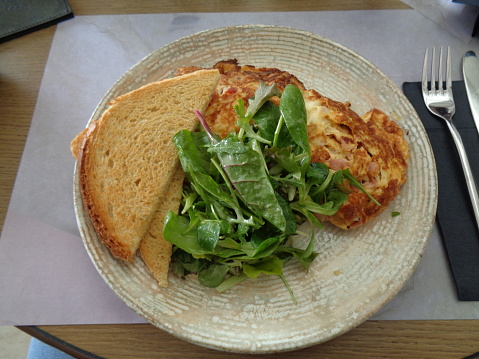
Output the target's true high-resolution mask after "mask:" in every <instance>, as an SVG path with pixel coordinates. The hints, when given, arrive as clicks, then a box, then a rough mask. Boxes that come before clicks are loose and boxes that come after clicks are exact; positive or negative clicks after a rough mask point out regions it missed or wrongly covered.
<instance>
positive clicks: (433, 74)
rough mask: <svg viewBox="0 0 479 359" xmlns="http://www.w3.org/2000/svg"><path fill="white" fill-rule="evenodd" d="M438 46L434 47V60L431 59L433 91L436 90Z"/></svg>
mask: <svg viewBox="0 0 479 359" xmlns="http://www.w3.org/2000/svg"><path fill="white" fill-rule="evenodd" d="M435 69H436V48H435V47H433V48H432V60H431V91H433V92H436V72H435V71H434V70H435Z"/></svg>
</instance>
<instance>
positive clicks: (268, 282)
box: [74, 26, 437, 353]
mask: <svg viewBox="0 0 479 359" xmlns="http://www.w3.org/2000/svg"><path fill="white" fill-rule="evenodd" d="M230 58H236V59H238V60H239V62H240V64H251V65H255V66H268V67H277V68H280V69H282V70H286V71H289V72H291V73H292V74H294V75H296V76H297V77H298V78H299V79H300V80H302V81H303V82H304V84H305V86H306V87H307V88H314V89H316V90H317V91H319V92H320V93H322V94H324V95H326V96H329V97H331V98H333V99H335V100H339V101H350V102H351V104H352V108H353V109H354V110H356V112H358V113H359V114H360V115H362V114H364V113H366V112H367V111H368V110H369V109H370V108H372V107H377V108H379V109H381V110H383V111H385V112H386V113H388V114H389V115H390V117H391V118H392V119H394V120H396V121H397V122H398V123H399V124H400V126H401V127H402V128H403V129H404V130H405V132H406V133H407V140H408V142H409V145H410V150H411V158H410V167H409V171H408V182H407V183H406V184H405V185H404V186H403V188H402V191H401V193H400V195H399V196H398V197H397V198H396V199H395V200H394V201H393V202H392V203H391V205H390V207H389V208H388V209H387V210H386V211H384V212H383V213H382V215H380V216H379V217H377V218H376V219H374V220H373V221H371V222H370V223H368V224H367V225H365V226H364V227H362V228H359V229H356V230H352V231H349V232H345V231H342V230H339V229H336V228H333V227H332V226H327V228H326V229H324V230H321V231H320V232H319V233H318V234H317V238H316V248H315V249H316V250H317V251H318V252H319V253H320V254H319V256H318V257H317V259H316V260H315V261H314V263H313V264H312V265H311V268H310V270H309V272H307V273H306V272H305V271H304V270H303V269H302V267H301V266H300V265H298V264H297V263H294V262H291V263H289V264H288V265H287V266H286V268H285V276H286V278H287V280H288V281H289V284H290V286H291V288H292V290H293V291H294V294H295V296H296V299H297V304H294V303H293V302H292V300H291V297H290V295H289V293H288V291H287V290H286V289H285V287H284V285H283V283H282V281H281V279H280V278H278V277H276V276H269V277H267V276H264V277H260V278H258V279H257V280H255V281H252V280H250V281H245V282H243V283H241V284H239V285H238V286H236V287H234V288H233V289H231V290H230V291H228V292H226V293H222V294H218V293H217V292H216V291H215V289H207V288H204V287H202V286H201V285H199V284H198V282H197V280H196V279H195V278H188V279H186V280H182V279H179V278H177V277H176V276H175V275H170V283H171V285H170V288H168V289H162V288H159V287H158V286H157V285H156V282H155V280H154V278H153V277H152V276H151V275H150V273H149V271H148V269H147V268H146V267H145V265H144V264H143V261H142V260H141V258H140V257H139V256H138V257H137V258H136V260H135V262H134V263H133V264H126V263H123V262H122V261H120V260H117V259H115V258H113V257H112V256H111V255H110V252H109V251H108V250H107V249H106V248H105V247H104V246H103V245H102V244H101V243H100V242H99V240H98V238H97V236H96V233H95V231H94V229H93V227H92V225H91V223H90V221H89V219H88V218H87V216H86V215H85V213H84V211H83V207H82V202H81V196H80V193H79V186H78V176H77V174H76V173H75V184H74V198H75V207H76V214H77V219H78V224H79V227H80V231H81V234H82V237H83V240H84V243H85V246H86V249H87V251H88V253H89V255H90V257H91V259H92V261H93V263H94V264H95V266H96V268H97V269H98V271H99V273H100V274H101V275H102V277H103V278H104V280H105V281H106V282H107V283H108V285H109V286H110V287H111V288H112V290H113V291H114V292H115V293H116V294H117V295H118V296H119V297H121V298H122V299H123V300H124V301H125V303H126V304H127V305H128V306H129V307H131V308H132V309H133V310H135V311H136V312H137V313H138V314H140V315H141V316H143V317H144V318H145V319H146V320H148V321H149V322H151V323H152V324H153V325H155V326H157V327H159V328H161V329H163V330H165V331H167V332H169V333H171V334H173V335H175V336H177V337H179V338H182V339H184V340H186V341H189V342H192V343H196V344H198V345H202V346H205V347H209V348H215V349H220V350H226V351H234V352H243V353H269V352H279V351H287V350H294V349H299V348H304V347H308V346H312V345H314V344H318V343H321V342H324V341H327V340H329V339H332V338H334V337H336V336H338V335H341V334H343V333H345V332H346V331H348V330H350V329H352V328H354V327H355V326H357V325H359V324H361V323H362V322H363V321H365V320H366V319H368V318H369V317H370V316H371V315H373V314H374V313H375V312H376V311H378V310H379V309H380V308H381V307H382V306H383V305H384V304H386V303H387V302H388V301H389V300H390V299H391V298H392V297H393V296H394V295H396V294H397V293H398V291H399V290H400V289H401V287H402V286H403V285H404V283H405V282H406V280H407V279H408V278H409V277H410V276H411V274H412V273H413V271H414V269H415V268H416V265H417V264H418V262H419V260H420V258H421V254H422V252H423V250H424V247H425V245H426V243H427V240H428V237H429V234H430V231H431V229H432V226H433V223H434V216H435V211H436V203H437V179H436V169H435V162H434V158H433V153H432V151H431V148H430V145H429V141H428V139H427V136H426V132H425V130H424V128H423V126H422V124H421V122H420V120H419V118H418V116H417V114H416V113H415V111H414V110H413V108H412V106H411V105H410V103H409V102H408V101H407V100H406V98H405V97H404V96H403V94H402V92H401V91H400V90H399V89H398V88H397V87H396V86H395V85H394V84H393V82H392V81H391V80H389V79H388V78H387V77H386V76H385V75H384V74H383V73H382V72H381V71H380V70H378V69H377V68H376V67H375V66H374V65H372V64H371V63H369V62H368V61H367V60H365V59H364V58H362V57H360V56H359V55H357V54H356V53H354V52H353V51H351V50H349V49H347V48H345V47H344V46H341V45H339V44H337V43H334V42H333V41H331V40H328V39H326V38H323V37H321V36H318V35H315V34H312V33H308V32H304V31H300V30H295V29H290V28H284V27H278V26H234V27H226V28H218V29H213V30H208V31H204V32H200V33H197V34H194V35H191V36H188V37H185V38H182V39H180V40H178V41H175V42H173V43H171V44H169V45H167V46H165V47H163V48H161V49H159V50H157V51H155V52H153V53H152V54H150V55H149V56H147V57H146V58H145V59H143V60H142V61H140V62H139V63H138V64H137V65H135V66H134V67H133V68H132V69H130V70H129V71H128V72H127V73H125V74H124V75H123V76H122V77H121V78H120V79H119V80H118V81H117V83H116V84H115V85H114V86H113V87H112V88H111V90H110V91H109V92H108V93H107V94H106V96H105V98H104V99H103V100H102V101H101V102H100V104H99V105H98V108H97V109H96V111H95V113H94V114H93V116H92V119H91V120H92V121H94V120H96V119H98V118H99V117H100V115H101V113H102V112H103V111H104V109H105V107H106V104H107V103H108V101H110V100H111V99H113V98H115V97H117V96H118V95H120V94H123V93H126V92H128V91H130V90H132V89H134V88H137V87H139V86H141V85H144V84H146V83H148V82H151V81H154V80H158V79H162V78H167V77H171V76H172V75H173V73H174V70H175V69H176V68H177V67H179V66H190V65H196V66H205V67H207V66H211V65H213V64H214V63H216V62H217V61H220V60H225V59H230ZM392 211H398V212H400V213H401V215H400V216H398V217H392V216H391V212H392Z"/></svg>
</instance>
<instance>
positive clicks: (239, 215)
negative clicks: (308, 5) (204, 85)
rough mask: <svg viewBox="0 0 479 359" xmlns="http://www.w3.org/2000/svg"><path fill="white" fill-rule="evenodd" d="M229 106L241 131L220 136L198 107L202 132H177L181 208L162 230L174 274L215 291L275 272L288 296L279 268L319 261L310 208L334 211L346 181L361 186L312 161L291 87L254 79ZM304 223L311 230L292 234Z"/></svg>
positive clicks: (301, 108) (298, 98) (297, 95)
mask: <svg viewBox="0 0 479 359" xmlns="http://www.w3.org/2000/svg"><path fill="white" fill-rule="evenodd" d="M273 96H279V97H281V101H280V105H279V106H276V105H275V104H274V103H273V102H271V101H268V100H269V99H270V98H271V97H273ZM234 109H235V112H236V114H237V122H236V123H237V125H238V127H239V128H240V130H239V131H238V133H232V134H230V135H229V136H228V137H226V138H224V139H220V138H218V136H217V135H215V134H214V133H212V131H211V130H210V128H209V126H208V125H207V123H206V122H205V120H204V118H203V116H202V114H201V113H199V112H196V114H197V116H198V118H199V121H200V124H201V128H200V131H198V132H190V131H187V130H183V131H180V132H178V133H177V134H176V135H175V137H174V143H175V146H176V148H177V152H178V156H179V159H180V162H181V165H182V167H183V169H184V171H185V175H186V181H185V185H184V187H183V193H182V202H181V207H180V212H179V214H176V213H174V212H171V211H170V212H169V213H168V214H167V216H166V219H165V225H164V231H163V233H164V237H165V239H166V240H168V241H169V242H171V243H172V244H173V245H174V246H173V255H172V268H173V271H174V272H175V273H176V274H177V275H179V276H185V275H187V274H189V273H196V274H197V275H198V281H199V282H200V283H201V284H202V285H204V286H206V287H214V288H216V289H217V291H219V292H223V291H225V290H227V289H229V288H231V287H232V286H234V285H236V284H238V283H240V282H241V281H243V280H245V279H248V278H252V279H254V278H257V277H258V276H259V275H276V276H278V277H280V278H281V280H282V281H283V282H284V284H285V286H286V288H287V289H288V290H289V292H290V294H291V296H292V298H293V300H294V296H293V293H292V291H291V289H290V287H289V285H288V282H287V280H286V278H285V277H284V275H283V266H284V265H285V263H287V262H288V261H290V260H298V261H299V262H300V263H301V264H302V265H303V266H304V267H305V269H306V270H307V269H308V267H309V265H310V264H311V263H312V262H313V260H314V259H315V258H316V256H317V253H316V252H315V251H314V242H315V239H314V238H315V231H314V229H315V228H319V229H320V228H322V224H321V223H320V221H319V220H318V218H317V217H316V215H324V216H331V215H334V214H335V213H336V212H337V211H338V210H339V208H340V207H341V205H342V204H343V203H344V202H345V201H346V200H347V198H348V195H347V193H346V191H345V190H344V188H345V186H344V181H345V180H347V181H349V184H350V185H353V186H356V187H358V188H359V189H361V190H362V191H364V189H363V188H362V186H361V184H360V183H359V182H358V181H357V180H356V179H355V178H354V177H353V176H352V174H351V172H350V171H349V170H348V169H344V170H341V171H337V172H333V171H331V170H330V169H329V168H328V167H327V166H326V165H324V164H322V163H311V153H310V148H309V142H308V135H307V129H306V109H305V105H304V100H303V97H302V94H301V91H300V90H299V89H298V88H297V87H295V86H294V85H288V86H286V87H285V89H284V91H283V92H282V93H281V92H280V91H279V90H278V88H277V87H276V85H274V84H273V85H270V86H267V85H265V84H264V83H261V84H260V86H259V88H258V89H257V91H256V93H255V96H254V97H253V98H252V99H251V100H249V106H248V108H247V110H246V106H245V104H244V102H243V101H242V100H241V99H240V100H238V102H237V104H236V105H235V107H234ZM365 193H366V192H365ZM366 194H367V193H366ZM368 196H369V194H368ZM369 197H370V198H371V199H372V200H373V201H375V200H374V199H373V198H372V197H371V196H369ZM376 203H377V202H376ZM305 221H309V222H310V224H311V228H313V230H312V231H311V233H310V234H306V233H301V232H300V231H298V226H299V225H300V224H301V223H303V222H305ZM298 234H299V235H305V236H308V240H307V242H308V245H307V246H305V248H296V247H295V246H293V243H292V239H291V236H292V235H298Z"/></svg>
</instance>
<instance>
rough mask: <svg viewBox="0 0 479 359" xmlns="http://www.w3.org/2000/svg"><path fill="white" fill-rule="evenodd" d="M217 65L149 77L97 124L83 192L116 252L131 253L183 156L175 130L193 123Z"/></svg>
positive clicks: (87, 142)
mask: <svg viewBox="0 0 479 359" xmlns="http://www.w3.org/2000/svg"><path fill="white" fill-rule="evenodd" d="M219 77H220V75H219V72H218V71H217V70H204V71H197V72H194V73H191V74H188V75H185V76H179V77H174V78H171V79H167V80H162V81H158V82H154V83H150V84H148V85H146V86H143V87H141V88H139V89H137V90H134V91H132V92H129V93H127V94H125V95H122V96H120V97H118V98H116V99H115V100H113V101H112V102H111V104H110V107H109V108H108V109H107V110H106V111H105V112H104V114H103V115H102V117H101V119H100V120H99V121H96V122H94V123H92V124H91V125H90V126H89V128H88V130H87V132H86V134H84V136H83V140H82V145H81V148H80V150H79V151H78V161H77V166H78V173H79V182H80V189H81V194H82V199H83V203H84V206H85V208H86V211H87V213H88V215H89V217H90V219H91V221H92V223H93V226H94V227H95V230H96V232H97V234H98V236H99V238H100V239H101V240H102V241H103V243H104V244H105V245H106V246H107V247H108V248H109V249H110V251H111V252H112V254H113V255H115V256H116V257H118V258H121V259H124V260H126V261H131V260H132V259H133V256H134V254H135V253H136V250H137V249H138V247H139V245H140V241H141V239H142V238H143V236H144V235H145V233H146V230H147V229H148V226H149V224H150V222H151V219H152V217H153V215H154V213H155V212H156V210H157V208H158V205H159V203H160V201H161V199H162V197H163V195H164V194H165V193H166V190H167V189H168V186H169V184H170V179H171V177H172V176H173V174H174V172H175V171H176V168H177V167H178V165H179V160H178V157H177V154H176V149H175V146H174V143H173V141H172V137H173V136H174V135H175V134H176V133H177V132H178V131H180V130H182V129H188V130H191V131H193V130H195V129H196V127H197V123H198V122H197V118H196V116H195V114H194V110H199V111H202V112H204V110H205V109H206V107H207V106H208V103H209V102H210V99H211V96H212V94H213V92H214V90H215V88H216V85H217V83H218V81H219Z"/></svg>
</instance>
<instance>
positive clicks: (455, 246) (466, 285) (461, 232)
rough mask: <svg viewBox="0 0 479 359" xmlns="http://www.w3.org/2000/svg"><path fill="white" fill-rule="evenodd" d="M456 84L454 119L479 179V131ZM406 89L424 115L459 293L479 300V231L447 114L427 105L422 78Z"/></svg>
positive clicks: (443, 227) (446, 242) (443, 231)
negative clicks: (434, 112) (433, 111)
mask: <svg viewBox="0 0 479 359" xmlns="http://www.w3.org/2000/svg"><path fill="white" fill-rule="evenodd" d="M452 89H453V94H454V101H455V104H456V114H455V115H454V124H455V125H456V127H457V129H458V131H459V133H460V134H461V137H462V140H463V142H464V146H465V148H466V151H467V155H468V157H469V162H470V164H471V168H472V172H473V173H474V178H476V179H479V135H478V132H477V130H476V128H475V125H474V121H473V119H472V114H471V110H470V107H469V102H468V100H467V95H466V89H465V87H464V82H463V81H454V82H453V84H452ZM403 91H404V94H405V95H406V97H407V98H408V99H409V101H410V102H411V104H412V105H413V107H414V108H415V109H416V112H417V113H418V115H419V117H420V118H421V120H422V122H423V124H424V127H425V128H426V131H427V134H428V136H429V140H430V142H431V146H432V149H433V152H434V157H435V160H436V166H437V174H438V184H439V189H438V196H439V197H438V204H437V214H436V219H437V221H438V224H439V228H440V231H441V234H442V239H443V242H444V245H445V248H446V251H447V255H448V258H449V264H450V266H451V270H452V274H453V277H454V280H455V282H456V286H457V292H458V298H459V300H463V301H479V231H478V229H477V225H476V220H475V217H474V212H473V209H472V205H471V201H470V197H469V194H468V191H467V187H466V180H465V178H464V172H463V170H462V166H461V163H460V160H459V155H458V154H457V150H456V147H455V145H454V140H453V139H452V136H451V134H450V132H449V130H448V129H447V125H446V123H445V122H444V120H442V119H440V118H439V117H436V116H434V115H432V114H431V113H430V112H429V111H428V110H427V108H426V106H425V105H424V101H423V97H422V91H421V83H419V82H405V83H404V84H403ZM476 181H477V180H476Z"/></svg>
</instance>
